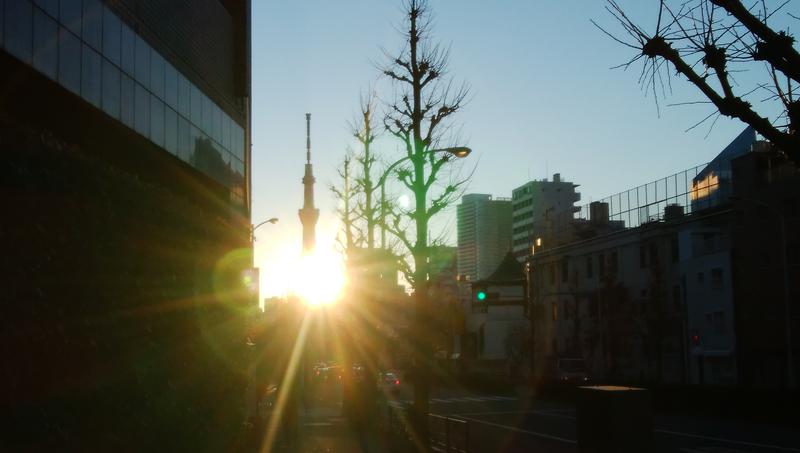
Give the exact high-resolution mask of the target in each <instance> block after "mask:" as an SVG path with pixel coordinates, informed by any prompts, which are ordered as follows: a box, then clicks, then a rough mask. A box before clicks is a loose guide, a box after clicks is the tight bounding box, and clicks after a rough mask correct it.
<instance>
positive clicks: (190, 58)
mask: <svg viewBox="0 0 800 453" xmlns="http://www.w3.org/2000/svg"><path fill="white" fill-rule="evenodd" d="M248 3H249V2H244V1H233V0H227V1H217V0H200V1H196V2H192V1H169V2H160V1H155V0H151V1H145V0H108V1H105V2H104V1H101V0H0V49H2V51H3V52H5V55H4V57H6V56H10V57H12V59H13V60H14V61H13V62H12V61H10V60H9V59H8V58H4V60H6V62H7V63H9V64H10V65H11V68H13V67H14V66H15V64H14V63H18V64H22V65H25V66H27V67H29V68H31V69H33V70H34V71H36V72H37V73H38V74H40V75H42V76H44V77H45V78H46V79H48V80H49V81H51V82H52V83H54V84H57V85H58V86H59V87H60V88H61V90H62V91H63V92H64V94H66V93H69V94H71V95H73V96H76V97H79V98H80V99H81V100H82V101H83V102H81V103H69V102H63V103H62V102H56V100H55V99H52V98H51V99H47V102H46V103H47V105H46V106H42V107H45V108H57V107H59V106H60V105H67V104H69V105H70V108H69V110H70V111H74V110H73V109H74V108H78V109H86V108H92V109H96V110H97V111H98V112H102V113H104V114H105V116H106V117H107V118H106V119H107V120H109V121H114V122H117V123H119V124H121V125H124V126H125V127H126V128H127V129H129V130H130V131H132V132H135V133H136V134H137V135H138V136H140V137H141V138H144V139H146V140H147V141H148V142H149V143H150V144H152V145H154V146H155V147H157V148H158V150H160V151H162V152H165V153H169V155H171V156H173V157H175V158H177V159H179V160H180V161H182V162H183V163H185V164H188V165H189V166H191V167H192V168H194V169H195V170H197V171H199V172H200V173H202V174H203V175H204V176H206V177H207V178H209V179H210V180H211V181H213V182H214V183H216V184H219V185H220V186H222V187H224V188H226V189H227V190H228V191H229V192H230V200H231V202H232V203H233V204H235V205H237V206H239V207H242V208H245V209H246V210H248V211H249V209H247V208H248V206H249V189H248V177H247V174H248V170H247V168H248V165H249V127H248V118H249V116H248V114H249V98H250V89H249V17H248V15H249V5H248ZM15 73H16V74H23V73H24V72H23V71H20V70H17V71H14V70H13V69H12V71H10V72H7V75H9V74H15ZM30 86H31V87H32V89H33V90H37V91H38V90H39V87H37V86H36V85H34V84H31V85H30ZM63 113H64V114H65V115H68V114H70V112H68V111H64V112H63ZM102 123H103V122H100V123H97V122H94V121H93V124H92V127H93V128H96V127H103V126H102ZM84 124H86V123H84ZM44 126H46V127H48V128H52V129H58V125H55V124H53V125H50V124H44ZM83 135H84V137H86V136H90V135H91V133H88V134H83ZM119 138H120V140H128V138H127V137H125V136H123V135H120V137H119ZM79 141H80V140H79Z"/></svg>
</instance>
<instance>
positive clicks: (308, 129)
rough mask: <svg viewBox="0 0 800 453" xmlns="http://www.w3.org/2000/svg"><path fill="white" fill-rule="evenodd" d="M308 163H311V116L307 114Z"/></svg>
mask: <svg viewBox="0 0 800 453" xmlns="http://www.w3.org/2000/svg"><path fill="white" fill-rule="evenodd" d="M306 163H307V164H310V163H311V114H310V113H306Z"/></svg>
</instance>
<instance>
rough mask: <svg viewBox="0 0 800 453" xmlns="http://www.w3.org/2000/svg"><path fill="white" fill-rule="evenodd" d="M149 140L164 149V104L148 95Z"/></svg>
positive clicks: (153, 96)
mask: <svg viewBox="0 0 800 453" xmlns="http://www.w3.org/2000/svg"><path fill="white" fill-rule="evenodd" d="M150 140H152V141H153V143H155V144H156V145H158V146H160V147H162V148H163V147H164V102H162V101H161V99H159V98H157V97H156V96H155V95H150Z"/></svg>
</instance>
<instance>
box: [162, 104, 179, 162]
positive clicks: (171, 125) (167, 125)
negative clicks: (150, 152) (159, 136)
mask: <svg viewBox="0 0 800 453" xmlns="http://www.w3.org/2000/svg"><path fill="white" fill-rule="evenodd" d="M164 148H166V150H167V151H169V152H170V154H172V155H173V156H177V155H178V114H177V113H176V112H175V110H172V109H171V108H169V107H167V108H166V109H165V110H164Z"/></svg>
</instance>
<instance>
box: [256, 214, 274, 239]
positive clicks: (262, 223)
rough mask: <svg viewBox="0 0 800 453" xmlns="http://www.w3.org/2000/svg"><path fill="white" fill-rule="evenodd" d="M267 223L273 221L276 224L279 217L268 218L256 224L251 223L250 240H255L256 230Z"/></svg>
mask: <svg viewBox="0 0 800 453" xmlns="http://www.w3.org/2000/svg"><path fill="white" fill-rule="evenodd" d="M265 223H271V224H273V225H275V224H276V223H278V218H277V217H272V218H271V219H267V220H265V221H263V222H261V223H259V224H258V225H256V226H252V225H250V242H253V241H255V239H256V236H255V232H256V230H257V229H258V227H260V226H261V225H264V224H265Z"/></svg>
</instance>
